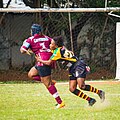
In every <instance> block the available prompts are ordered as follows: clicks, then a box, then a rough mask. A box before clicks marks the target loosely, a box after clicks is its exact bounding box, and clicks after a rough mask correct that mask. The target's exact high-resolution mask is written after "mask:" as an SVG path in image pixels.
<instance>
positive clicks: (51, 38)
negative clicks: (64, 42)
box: [44, 35, 53, 40]
mask: <svg viewBox="0 0 120 120" xmlns="http://www.w3.org/2000/svg"><path fill="white" fill-rule="evenodd" d="M44 36H45V38H48V39H50V40H52V39H53V38H51V37H49V36H47V35H44Z"/></svg>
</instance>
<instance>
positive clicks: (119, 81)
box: [56, 80, 120, 85]
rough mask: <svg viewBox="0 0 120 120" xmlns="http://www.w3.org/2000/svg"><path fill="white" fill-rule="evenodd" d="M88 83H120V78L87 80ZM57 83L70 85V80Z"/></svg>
mask: <svg viewBox="0 0 120 120" xmlns="http://www.w3.org/2000/svg"><path fill="white" fill-rule="evenodd" d="M85 82H86V83H113V84H114V83H119V84H120V80H117V81H103V80H99V81H97V80H96V81H85ZM56 84H62V85H68V84H69V82H57V83H56Z"/></svg>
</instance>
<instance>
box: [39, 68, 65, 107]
mask: <svg viewBox="0 0 120 120" xmlns="http://www.w3.org/2000/svg"><path fill="white" fill-rule="evenodd" d="M38 69H39V74H40V76H41V81H42V82H43V84H44V85H45V86H46V88H47V89H48V91H49V93H50V94H51V95H52V96H53V97H54V98H55V100H56V102H57V106H56V108H61V107H64V106H65V104H64V103H63V101H62V99H61V98H60V96H59V94H58V91H57V89H56V87H55V86H54V85H53V84H52V80H51V67H49V66H40V67H38Z"/></svg>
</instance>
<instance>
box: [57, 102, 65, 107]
mask: <svg viewBox="0 0 120 120" xmlns="http://www.w3.org/2000/svg"><path fill="white" fill-rule="evenodd" d="M64 106H65V104H64V103H63V102H62V103H61V104H56V109H59V108H63V107H64Z"/></svg>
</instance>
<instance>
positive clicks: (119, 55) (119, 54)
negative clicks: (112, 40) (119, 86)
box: [115, 22, 120, 80]
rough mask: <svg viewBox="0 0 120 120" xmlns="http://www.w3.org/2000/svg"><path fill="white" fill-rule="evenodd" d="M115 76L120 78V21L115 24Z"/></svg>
mask: <svg viewBox="0 0 120 120" xmlns="http://www.w3.org/2000/svg"><path fill="white" fill-rule="evenodd" d="M116 64H117V66H116V78H115V79H119V80H120V22H117V24H116Z"/></svg>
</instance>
